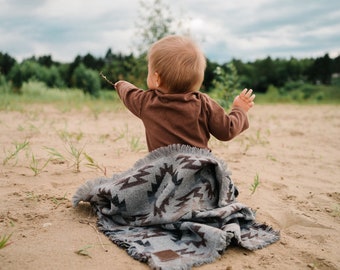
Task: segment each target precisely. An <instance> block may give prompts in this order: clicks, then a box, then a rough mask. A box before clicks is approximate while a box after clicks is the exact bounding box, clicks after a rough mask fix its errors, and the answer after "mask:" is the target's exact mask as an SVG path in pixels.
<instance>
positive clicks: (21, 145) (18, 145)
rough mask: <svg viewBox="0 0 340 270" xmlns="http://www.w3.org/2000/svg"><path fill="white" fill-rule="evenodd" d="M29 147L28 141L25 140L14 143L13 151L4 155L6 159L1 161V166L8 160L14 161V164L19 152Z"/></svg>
mask: <svg viewBox="0 0 340 270" xmlns="http://www.w3.org/2000/svg"><path fill="white" fill-rule="evenodd" d="M28 145H29V141H27V140H25V141H24V142H22V143H14V146H15V149H14V150H13V151H9V152H7V153H6V157H5V158H4V160H3V161H2V165H6V164H7V163H8V162H9V161H10V160H12V159H16V162H15V164H16V163H17V160H18V154H19V152H20V151H22V150H24V149H26V148H27V147H28Z"/></svg>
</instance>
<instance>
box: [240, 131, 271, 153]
mask: <svg viewBox="0 0 340 270" xmlns="http://www.w3.org/2000/svg"><path fill="white" fill-rule="evenodd" d="M267 135H270V130H267ZM245 140H246V141H247V144H246V146H245V149H244V152H247V151H248V150H249V148H250V147H251V146H254V145H262V146H264V145H267V144H269V140H268V139H267V137H266V136H264V135H263V134H262V130H261V129H260V128H259V129H258V130H257V131H256V135H255V136H253V135H250V136H247V137H245ZM243 143H244V141H242V144H243Z"/></svg>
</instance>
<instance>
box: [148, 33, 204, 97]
mask: <svg viewBox="0 0 340 270" xmlns="http://www.w3.org/2000/svg"><path fill="white" fill-rule="evenodd" d="M205 68H206V59H205V56H204V54H203V52H202V51H201V50H200V49H199V48H198V46H197V45H196V44H195V43H194V42H193V41H192V40H191V39H190V38H188V37H183V36H176V35H171V36H167V37H164V38H162V39H160V40H159V41H157V42H155V43H154V44H153V45H152V46H151V48H150V49H149V52H148V70H149V74H148V87H149V88H154V87H156V88H159V89H163V90H166V92H168V93H182V92H187V91H198V90H199V89H200V87H201V85H202V82H203V79H204V71H205Z"/></svg>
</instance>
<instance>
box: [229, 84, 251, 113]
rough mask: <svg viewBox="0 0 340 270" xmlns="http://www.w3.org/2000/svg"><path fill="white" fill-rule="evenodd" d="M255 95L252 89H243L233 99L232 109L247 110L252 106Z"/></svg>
mask: <svg viewBox="0 0 340 270" xmlns="http://www.w3.org/2000/svg"><path fill="white" fill-rule="evenodd" d="M254 99H255V94H253V90H252V89H249V90H248V89H247V88H244V89H243V91H242V92H241V93H240V94H239V95H238V96H236V97H235V99H234V102H233V107H241V108H242V109H243V110H245V111H246V112H248V110H249V109H250V108H251V107H253V106H254Z"/></svg>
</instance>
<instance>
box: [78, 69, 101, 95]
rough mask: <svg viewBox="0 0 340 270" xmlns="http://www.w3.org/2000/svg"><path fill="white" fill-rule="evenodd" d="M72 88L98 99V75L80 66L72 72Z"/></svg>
mask: <svg viewBox="0 0 340 270" xmlns="http://www.w3.org/2000/svg"><path fill="white" fill-rule="evenodd" d="M72 86H74V87H76V88H80V89H82V90H83V91H84V93H88V94H90V95H91V96H94V97H98V96H99V91H100V77H99V74H98V73H97V72H95V71H94V70H92V69H89V68H86V67H85V66H84V65H83V64H80V65H79V66H78V67H77V68H76V69H75V70H74V72H73V75H72Z"/></svg>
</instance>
